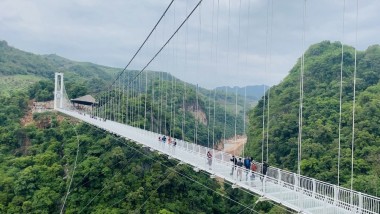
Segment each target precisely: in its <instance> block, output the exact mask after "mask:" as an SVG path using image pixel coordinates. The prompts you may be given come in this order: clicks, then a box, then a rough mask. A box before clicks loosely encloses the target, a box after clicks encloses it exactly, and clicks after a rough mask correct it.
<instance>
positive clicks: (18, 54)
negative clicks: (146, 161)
mask: <svg viewBox="0 0 380 214" xmlns="http://www.w3.org/2000/svg"><path fill="white" fill-rule="evenodd" d="M121 70H122V69H119V68H111V67H106V66H101V65H96V64H93V63H87V62H75V61H71V60H68V59H65V58H62V57H59V56H57V55H35V54H32V53H28V52H24V51H21V50H18V49H16V48H13V47H10V46H8V44H7V42H5V41H0V82H1V83H2V84H1V85H2V86H1V87H0V88H5V89H6V90H4V91H2V93H3V94H7V93H8V91H9V90H14V89H19V88H22V89H26V88H27V87H28V86H29V85H31V84H33V83H35V82H36V81H38V80H40V79H41V80H45V81H43V82H40V83H39V84H35V85H33V88H32V89H31V90H30V93H32V94H33V95H34V96H35V97H36V99H37V101H46V100H51V99H53V94H52V89H53V86H52V84H53V78H54V73H55V72H63V73H64V76H65V77H64V78H65V88H66V91H67V93H68V95H69V98H76V97H79V96H83V95H85V94H91V95H93V96H94V97H96V98H97V99H98V100H101V98H102V92H104V91H109V89H110V88H109V87H110V85H111V83H112V82H113V81H114V80H115V78H116V74H118V73H119V72H120V71H121ZM125 73H126V74H125V75H124V76H123V79H122V80H121V81H122V82H121V83H123V82H124V84H125V85H128V84H132V85H133V86H132V87H130V88H137V90H136V92H137V95H135V96H134V97H133V98H132V99H130V100H128V101H129V102H130V104H132V105H130V107H129V110H130V115H129V117H132V116H133V117H134V118H133V119H134V121H133V124H134V125H136V126H140V127H143V126H144V124H145V125H146V126H147V127H152V126H151V124H150V123H151V122H152V121H153V122H154V123H155V125H156V126H160V127H161V128H160V130H157V129H155V131H160V132H162V133H166V134H168V133H169V132H170V133H173V132H174V133H175V136H176V137H178V138H180V133H181V131H180V130H179V129H180V128H181V127H182V124H181V120H182V117H183V106H182V97H183V94H184V93H185V90H184V87H186V88H187V89H186V94H185V96H186V103H185V111H186V113H185V119H186V124H187V125H186V126H185V128H186V131H185V132H186V133H187V134H188V135H187V136H194V135H195V134H194V132H195V131H194V130H195V128H196V127H197V135H199V136H197V142H198V143H201V144H203V145H207V144H209V143H210V141H211V136H213V141H215V143H217V142H220V140H221V139H222V137H223V138H224V137H226V138H229V137H232V136H233V135H234V134H235V118H236V114H235V111H236V105H235V102H236V97H235V94H234V93H233V92H232V91H231V92H230V93H228V94H227V97H226V94H225V92H224V91H219V90H216V91H214V90H207V89H204V88H201V87H199V89H198V91H199V93H198V107H197V106H196V102H195V101H196V93H195V91H196V85H192V84H189V83H185V84H186V86H185V85H184V82H183V81H182V80H179V79H178V78H176V77H174V76H173V75H171V74H169V73H167V72H155V71H146V72H143V73H142V74H141V75H140V76H139V78H137V79H136V81H133V82H130V80H131V79H134V78H135V76H136V75H137V73H139V71H136V70H127V71H126V72H125ZM145 75H147V77H146V79H147V80H148V82H149V85H148V90H149V95H148V96H146V95H145V91H146V90H145ZM173 83H175V85H173ZM12 85H13V87H12ZM8 86H11V87H8ZM152 91H154V93H155V94H154V96H155V98H154V99H153V97H152V96H153V95H152ZM174 91H175V93H174ZM145 98H146V99H147V106H148V107H149V108H150V109H152V111H148V116H149V117H147V118H148V119H147V118H144V116H145V114H144V111H140V110H141V108H144V107H145ZM214 99H215V128H213V129H212V130H214V131H215V134H214V133H212V135H211V134H210V133H209V132H210V126H211V125H213V124H214ZM126 104H127V103H126V100H125V99H124V100H123V105H124V106H126ZM133 105H134V106H133ZM243 105H244V97H242V96H238V113H239V114H238V117H237V120H238V121H237V127H236V129H237V132H236V133H237V134H242V133H243V114H244V108H243ZM247 106H248V105H247ZM225 107H226V110H227V113H226V115H224V111H225ZM247 108H248V107H247ZM162 110H165V112H163V111H162ZM159 111H160V116H161V117H160V118H158V117H157V115H158V112H159ZM169 111H170V112H169ZM112 114H113V113H112ZM173 115H174V117H177V118H176V120H173ZM116 116H119V115H112V117H116ZM152 116H156V118H152ZM196 117H197V118H198V119H199V120H201V122H197V121H196V120H195V118H196ZM151 119H152V120H151ZM169 120H170V121H169ZM225 120H226V129H224V123H225ZM170 122H171V123H170ZM162 127H164V128H162ZM165 128H166V129H165ZM224 130H225V135H224ZM188 140H190V141H194V140H195V138H194V137H189V138H188Z"/></svg>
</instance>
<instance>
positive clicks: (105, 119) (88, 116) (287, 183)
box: [54, 0, 380, 214]
mask: <svg viewBox="0 0 380 214" xmlns="http://www.w3.org/2000/svg"><path fill="white" fill-rule="evenodd" d="M173 2H174V0H172V1H171V2H170V4H169V6H168V7H167V8H166V10H165V11H164V13H163V15H162V16H161V17H160V19H159V20H158V22H157V23H156V25H155V26H154V28H153V29H152V31H151V32H150V33H149V35H148V36H147V37H146V39H145V41H144V42H143V43H142V45H141V46H140V48H139V49H138V50H137V52H136V53H135V54H134V56H133V57H132V59H131V60H130V61H129V63H128V64H127V66H126V67H125V68H124V69H123V70H122V72H120V74H118V75H117V77H116V79H115V81H114V82H113V83H112V85H111V86H110V87H109V89H108V91H106V92H105V93H104V94H103V96H102V97H100V98H99V100H98V102H95V101H92V102H91V105H90V106H86V107H82V108H79V107H78V106H75V105H73V103H72V102H71V100H70V99H69V97H68V96H67V93H66V90H65V84H64V77H63V73H56V74H55V91H54V109H55V110H57V111H59V112H61V113H63V114H66V115H68V116H71V117H74V118H77V119H79V120H81V121H83V122H86V123H88V124H90V125H93V126H96V127H98V128H100V129H103V130H105V131H107V132H110V133H113V134H116V135H118V136H120V137H123V138H125V139H127V140H130V141H132V142H135V143H137V144H141V145H142V146H144V147H149V148H150V150H151V151H158V152H159V153H161V154H165V155H167V156H168V157H170V158H174V159H177V160H178V161H180V163H186V164H189V165H191V166H193V167H194V170H195V171H199V170H202V171H205V172H207V173H209V174H210V178H211V179H212V178H215V177H219V178H222V179H224V180H226V181H228V182H230V183H232V184H233V187H235V188H242V189H246V190H248V191H249V192H251V193H254V194H257V195H259V196H260V197H261V199H263V200H271V201H274V202H276V203H278V204H281V205H283V206H285V207H287V208H289V209H292V210H294V211H296V212H299V213H313V214H317V213H331V214H346V213H364V214H377V213H380V198H378V197H375V196H371V195H368V194H365V193H361V192H358V191H355V190H353V189H352V188H351V189H348V188H344V187H342V186H339V185H335V184H329V183H326V182H323V181H320V180H317V179H314V178H310V177H306V176H303V175H301V173H300V170H299V167H300V158H301V155H300V153H299V157H298V158H299V159H298V172H297V173H294V172H290V171H286V170H283V169H279V168H276V167H269V168H268V170H267V172H266V173H264V174H262V170H261V169H262V168H263V163H259V162H256V161H254V162H255V164H256V165H257V166H258V168H259V170H257V171H251V170H247V169H245V168H243V167H239V166H236V165H235V164H234V163H233V162H232V161H231V157H232V154H228V153H226V152H223V151H220V150H217V149H215V145H212V146H210V145H209V146H202V145H200V144H198V143H197V136H196V133H197V130H195V134H194V135H195V136H194V142H189V141H186V140H185V139H189V138H191V137H187V138H186V137H185V133H184V125H185V122H182V123H181V124H179V126H182V127H181V128H182V133H181V134H179V135H178V134H177V135H176V136H175V135H174V134H173V132H174V131H173V130H172V129H174V128H173V127H172V125H170V133H169V134H167V132H166V131H167V130H166V127H165V128H162V127H157V128H153V126H154V124H156V125H157V126H158V124H161V123H162V122H159V123H158V122H157V120H163V119H165V123H164V124H166V123H170V124H174V125H173V126H176V115H175V111H174V110H173V108H175V106H182V107H183V114H184V115H183V116H182V119H183V121H184V120H185V109H186V106H185V102H186V87H190V86H187V85H186V83H185V82H184V83H177V82H176V81H177V80H176V79H174V78H171V80H170V82H171V85H170V86H169V87H171V90H170V92H169V93H171V94H170V95H171V97H172V98H173V97H175V98H176V99H172V100H169V102H170V104H171V106H170V110H168V109H165V110H168V111H170V119H168V121H166V119H167V118H166V117H165V118H162V117H163V116H162V115H163V113H162V111H163V110H164V109H163V107H162V103H163V102H165V105H166V106H168V104H167V103H168V100H167V99H168V92H167V90H168V89H167V86H166V88H165V86H163V82H162V79H164V77H163V76H162V75H160V76H159V77H158V78H159V81H158V84H159V85H158V87H160V89H164V88H165V90H166V95H165V96H164V95H162V94H160V92H161V91H162V90H161V91H157V92H155V91H154V87H153V86H154V84H155V82H154V78H155V77H152V79H153V80H152V79H151V80H150V83H149V84H150V85H151V86H152V87H151V91H149V92H148V88H149V86H148V82H149V81H148V74H147V72H144V71H145V69H146V68H147V67H148V66H149V65H150V64H151V63H152V62H153V61H154V60H155V59H156V57H157V56H158V55H159V54H160V53H161V51H162V50H164V48H165V47H166V46H167V45H168V44H169V42H170V41H171V40H172V38H174V37H175V36H176V34H177V33H178V32H179V30H180V29H181V28H182V27H183V26H184V24H185V23H186V21H187V20H188V19H189V18H190V16H191V15H192V14H193V12H194V11H196V9H197V8H198V7H199V5H200V4H201V2H202V0H200V1H199V2H198V4H196V5H195V6H194V8H193V10H191V11H190V12H189V13H188V15H187V16H186V18H185V19H184V20H183V22H181V23H180V24H179V26H178V28H176V29H175V30H174V32H173V34H172V35H171V36H170V37H169V39H168V40H166V42H164V43H163V45H162V46H161V48H160V49H158V51H157V52H156V54H154V56H153V57H152V58H151V59H150V60H149V61H148V63H147V64H146V65H145V66H144V67H143V68H142V69H141V70H140V71H138V72H136V74H135V75H133V76H130V75H127V74H126V71H127V70H126V69H127V68H128V66H129V65H130V64H131V62H132V61H133V60H134V58H135V57H136V56H137V54H138V53H139V51H140V50H141V49H142V47H143V46H144V44H145V43H146V42H147V41H148V39H149V38H150V36H151V35H152V33H153V32H154V31H155V30H156V28H157V26H158V25H159V23H160V22H161V20H162V19H163V17H164V16H165V14H166V12H167V11H168V10H169V8H170V7H171V5H172V3H173ZM218 2H219V1H218ZM218 7H219V5H218ZM304 13H305V11H304ZM268 14H269V13H268ZM304 16H305V14H304ZM239 27H240V17H239ZM217 33H218V31H217V32H216V34H217ZM239 34H240V29H239ZM238 37H240V35H239V36H238ZM267 37H269V36H267ZM185 41H187V37H186V40H185ZM198 48H199V38H198ZM217 54H218V53H217V51H216V53H215V55H217ZM342 55H343V45H342ZM176 57H177V56H176ZM355 57H356V53H355ZM355 60H356V59H355ZM227 61H228V56H227ZM301 61H302V63H301V72H300V73H301V77H300V85H301V86H300V90H301V92H300V114H299V115H300V125H301V127H300V136H302V98H303V92H302V89H303V76H302V75H303V69H304V65H303V62H304V56H302V58H301ZM216 64H218V62H217V61H216ZM185 65H187V62H186V63H185ZM355 65H356V64H355ZM342 66H343V57H342ZM217 68H218V66H217ZM355 71H356V68H355ZM177 84H183V87H184V91H182V94H181V96H182V98H183V101H182V102H183V103H182V104H180V101H179V99H180V98H178V96H176V95H175V94H174V93H175V92H176V85H177ZM354 90H355V86H354ZM149 93H150V94H149ZM155 93H156V94H155ZM195 93H196V100H195V103H196V104H195V108H196V111H198V109H197V108H198V107H199V104H198V96H199V95H198V93H199V89H198V86H197V87H196V88H195ZM354 93H355V92H354ZM214 96H215V95H214ZM148 97H149V98H150V99H152V102H151V103H152V104H151V105H153V104H154V103H158V110H157V112H154V111H155V110H154V107H153V106H147V99H148ZM163 97H164V99H165V100H163ZM132 98H134V100H133V99H132ZM264 98H265V96H264ZM128 99H129V101H128ZM155 99H156V100H155ZM136 100H137V101H136ZM136 102H137V103H136ZM174 102H177V103H176V104H175V103H174ZM264 102H265V101H264ZM210 103H211V102H210ZM236 103H237V98H236ZM173 104H174V105H173ZM160 105H161V106H160ZM236 105H237V104H236ZM210 106H211V104H210ZM214 106H215V100H214ZM210 109H211V108H209V111H210ZM263 109H264V108H263ZM131 112H137V113H135V114H136V115H137V117H139V116H140V117H142V118H143V121H144V122H143V124H141V123H140V124H138V123H137V121H133V120H134V118H135V117H136V115H134V116H133V115H131ZM155 114H156V115H155ZM237 114H238V112H237V107H236V115H237ZM263 114H264V112H263ZM268 114H269V102H268ZM209 115H210V113H209ZM213 115H214V117H215V107H214V113H213ZM160 117H161V118H160ZM243 117H244V118H245V108H244V115H243ZM178 120H179V119H178ZM147 121H150V124H151V128H149V127H148V126H147ZM214 121H215V118H214ZM177 123H178V121H177ZM244 125H245V122H244ZM160 126H161V125H160ZM165 126H166V125H165ZM263 127H264V124H263ZM195 128H197V126H195ZM244 132H245V126H244ZM163 135H168V136H169V137H171V138H172V142H176V145H173V144H169V143H163V142H162V141H159V140H158V139H159V138H160V137H162V136H163ZM181 135H182V136H181ZM178 136H181V138H180V137H178ZM235 136H236V120H235ZM192 137H193V136H192ZM299 139H301V137H300V138H299ZM300 146H301V142H299V150H301V147H300ZM208 152H209V153H210V154H211V158H210V157H208V156H207V154H208ZM237 158H239V157H237ZM241 158H242V159H244V157H241ZM262 159H264V158H262ZM267 160H268V157H267ZM238 172H240V173H241V174H240V176H238Z"/></svg>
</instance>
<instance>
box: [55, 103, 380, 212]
mask: <svg viewBox="0 0 380 214" xmlns="http://www.w3.org/2000/svg"><path fill="white" fill-rule="evenodd" d="M57 110H58V111H60V112H62V113H64V114H67V115H70V116H72V117H75V118H77V119H79V120H82V121H84V122H87V123H89V124H92V125H94V126H97V127H99V128H101V129H103V130H106V131H108V132H111V133H115V134H117V135H119V136H122V137H125V138H126V139H129V140H132V141H134V142H136V143H138V144H143V145H145V146H148V147H150V148H152V149H154V150H157V151H159V152H161V153H164V154H167V155H168V156H170V157H173V158H176V159H178V160H180V161H183V162H185V163H188V164H190V165H192V166H194V167H195V168H197V169H200V170H204V171H206V172H208V173H210V174H213V175H215V176H217V177H220V178H223V179H225V180H227V181H229V182H231V183H233V184H235V185H236V186H239V187H240V188H244V189H247V190H249V191H251V192H253V193H255V194H258V195H260V196H263V197H265V198H267V199H270V200H272V201H275V202H277V203H279V204H282V205H284V206H286V207H288V208H290V209H293V210H296V211H298V212H302V213H331V214H346V213H368V214H375V213H379V209H380V208H379V207H377V208H376V207H375V208H374V209H373V210H370V211H369V210H368V209H362V208H359V207H363V203H364V204H366V202H363V199H361V200H360V199H359V200H358V201H359V204H358V205H357V206H351V205H349V203H346V202H345V201H347V200H349V196H347V194H346V195H345V194H343V193H345V192H341V191H342V190H339V191H338V192H339V193H338V194H334V191H335V192H337V190H336V188H332V191H331V190H328V189H319V188H318V185H317V182H316V181H315V180H314V179H310V178H308V180H307V179H305V177H302V176H301V177H300V176H298V177H297V176H296V175H294V173H290V172H286V171H283V170H280V169H276V168H272V167H270V168H269V170H268V173H267V176H265V177H263V176H262V175H261V174H260V173H257V172H254V173H253V175H255V178H253V176H252V172H248V173H247V172H246V171H245V170H244V169H241V170H242V177H241V180H240V178H239V179H238V178H237V170H234V172H233V175H231V172H232V165H231V164H232V163H231V161H230V154H227V153H224V152H222V151H218V150H211V149H208V148H205V147H202V146H199V145H195V144H192V143H189V142H183V141H179V142H178V141H177V146H176V147H174V146H169V145H168V144H167V143H162V142H159V141H158V137H159V136H162V135H160V134H157V133H153V132H149V131H146V130H142V129H139V128H135V127H132V126H129V125H125V124H121V123H117V122H114V121H110V120H107V121H103V120H100V119H95V118H91V117H90V116H89V115H84V114H80V113H78V112H74V111H67V110H63V109H57ZM207 151H211V152H212V153H213V161H212V164H211V166H209V165H208V162H207V158H206V153H207ZM260 178H261V179H260ZM297 181H298V182H297ZM307 181H312V182H309V183H308V182H307ZM310 183H311V184H310ZM310 185H311V187H308V186H310ZM347 198H348V199H347ZM338 199H339V200H338ZM351 200H352V199H351ZM360 203H362V204H360ZM371 206H372V205H371ZM376 206H378V205H376Z"/></svg>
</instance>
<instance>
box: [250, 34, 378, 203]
mask: <svg viewBox="0 0 380 214" xmlns="http://www.w3.org/2000/svg"><path fill="white" fill-rule="evenodd" d="M343 57H344V65H343V66H344V67H343V96H342V103H343V104H342V129H341V159H340V160H341V161H340V184H341V185H343V186H346V187H349V186H350V185H349V184H350V176H351V143H352V121H353V120H352V111H353V109H352V108H353V107H352V106H353V72H354V64H355V56H354V49H353V48H352V47H349V46H344V55H343ZM300 65H301V64H300V60H298V62H297V64H296V65H295V66H294V67H293V69H292V70H291V71H290V73H289V75H288V76H287V77H286V78H285V79H284V80H283V81H282V82H281V83H280V84H278V85H276V86H273V87H272V88H271V89H270V106H269V110H270V116H269V120H268V118H267V115H265V117H264V118H265V124H267V123H269V130H268V136H269V139H268V142H269V163H270V164H271V165H275V166H279V167H281V168H287V169H289V170H292V171H296V168H297V139H298V131H299V129H298V114H299V102H300V101H299V93H300V92H299V87H300ZM340 65H341V44H340V43H339V42H334V43H331V42H329V41H324V42H321V43H318V44H315V45H312V46H311V47H310V48H309V49H308V50H307V51H306V52H305V69H304V71H305V72H304V88H303V92H304V98H303V115H302V116H303V123H302V162H301V173H302V174H303V175H306V176H311V177H314V178H317V179H320V180H323V181H327V182H330V183H335V184H336V183H337V166H338V130H339V97H340V96H339V92H340ZM379 79H380V46H379V45H374V46H370V47H369V48H368V49H367V50H365V51H358V52H357V78H356V109H355V139H354V145H355V149H354V159H355V160H354V189H356V190H359V191H363V192H366V193H369V194H372V195H376V196H379V195H380V179H379V178H380V165H379V162H380V129H379V127H380V126H379V122H380V96H379V94H380V83H379ZM267 96H268V93H267V95H266V99H267V98H268V97H267ZM266 105H267V103H266V104H265V106H266ZM263 106H264V99H261V100H260V101H259V103H258V105H257V107H256V108H255V109H253V110H252V111H251V112H250V114H249V118H250V129H249V136H248V138H249V140H248V145H247V147H246V149H247V151H246V152H247V153H250V154H253V155H254V157H255V158H256V159H257V160H261V152H262V150H261V143H262V141H263V138H262V136H263V133H262V130H263V128H262V124H263V122H262V121H263ZM265 114H266V113H265ZM265 126H266V125H265ZM266 131H267V130H266V128H265V132H266ZM265 135H266V134H265ZM264 142H266V139H264ZM264 154H266V151H265V150H264ZM264 159H265V155H264Z"/></svg>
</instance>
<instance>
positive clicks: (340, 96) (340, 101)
mask: <svg viewBox="0 0 380 214" xmlns="http://www.w3.org/2000/svg"><path fill="white" fill-rule="evenodd" d="M345 11H346V0H343V16H342V58H341V61H340V90H339V128H338V184H337V185H338V186H340V156H341V150H340V149H341V131H342V96H343V64H344V18H345Z"/></svg>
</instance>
